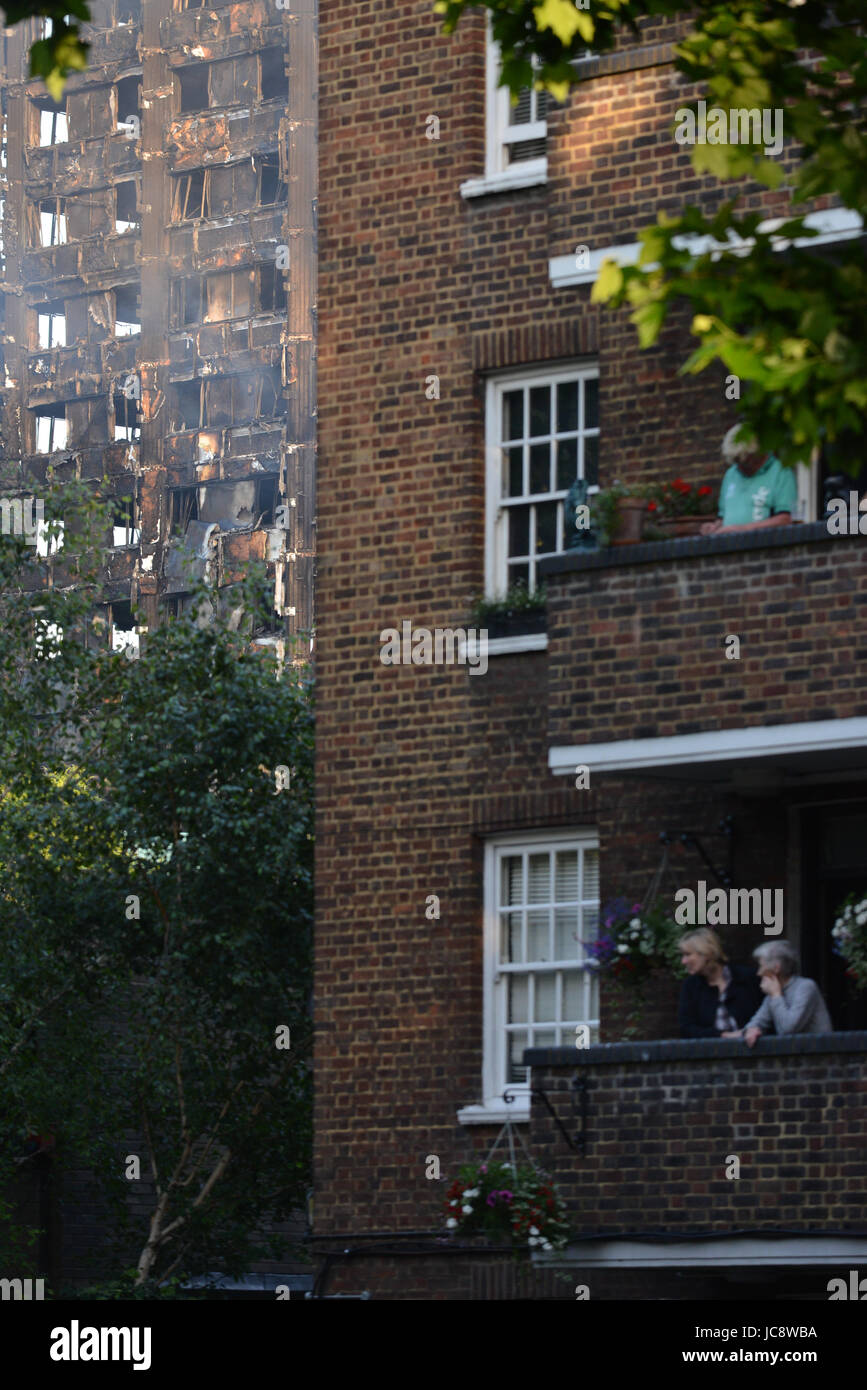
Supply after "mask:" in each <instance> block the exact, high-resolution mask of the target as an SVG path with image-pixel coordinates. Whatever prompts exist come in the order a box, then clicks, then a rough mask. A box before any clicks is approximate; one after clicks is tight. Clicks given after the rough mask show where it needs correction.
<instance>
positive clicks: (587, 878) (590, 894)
mask: <svg viewBox="0 0 867 1390" xmlns="http://www.w3.org/2000/svg"><path fill="white" fill-rule="evenodd" d="M582 869H583V873H584V882H583V884H582V897H583V898H584V900H585V902H586V900H587V899H588V898H590V899H593V898H597V899H598V897H599V851H598V849H585V851H584V863H583V865H582Z"/></svg>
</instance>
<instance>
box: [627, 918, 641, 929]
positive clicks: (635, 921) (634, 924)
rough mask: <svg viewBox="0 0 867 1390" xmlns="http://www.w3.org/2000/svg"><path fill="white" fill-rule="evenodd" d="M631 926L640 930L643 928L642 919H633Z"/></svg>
mask: <svg viewBox="0 0 867 1390" xmlns="http://www.w3.org/2000/svg"><path fill="white" fill-rule="evenodd" d="M629 925H630V927H638V928H639V929H640V927H641V918H640V917H633V919H632V921H631V922H630V923H629Z"/></svg>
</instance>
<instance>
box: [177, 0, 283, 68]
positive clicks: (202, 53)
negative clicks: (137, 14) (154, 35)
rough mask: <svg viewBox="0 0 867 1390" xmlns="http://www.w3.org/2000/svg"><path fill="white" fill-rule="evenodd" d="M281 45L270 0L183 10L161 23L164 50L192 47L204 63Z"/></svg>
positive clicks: (218, 3) (281, 32)
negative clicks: (261, 47) (259, 48)
mask: <svg viewBox="0 0 867 1390" xmlns="http://www.w3.org/2000/svg"><path fill="white" fill-rule="evenodd" d="M254 36H255V42H254ZM266 36H267V37H266ZM282 42H283V26H282V24H281V23H279V12H277V21H276V22H275V10H274V8H273V6H272V5H271V4H270V3H269V0H251V3H249V4H238V3H231V0H230V3H220V0H215V3H212V4H209V5H208V7H207V8H206V9H199V8H196V9H189V10H183V11H181V12H180V13H178V14H170V15H167V16H166V18H165V19H163V20H161V21H160V45H161V46H162V47H163V48H167V49H170V50H171V49H187V48H193V49H194V50H195V53H196V56H197V57H198V58H200V59H201V60H202V61H203V62H213V61H214V59H216V58H228V57H231V56H232V55H233V54H235V53H246V52H249V51H250V49H251V47H256V48H258V47H259V45H260V44H262V45H264V44H265V43H282Z"/></svg>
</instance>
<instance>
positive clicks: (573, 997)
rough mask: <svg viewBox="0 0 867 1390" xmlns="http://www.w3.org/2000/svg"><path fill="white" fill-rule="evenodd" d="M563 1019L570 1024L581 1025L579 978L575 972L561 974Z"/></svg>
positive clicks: (569, 971)
mask: <svg viewBox="0 0 867 1390" xmlns="http://www.w3.org/2000/svg"><path fill="white" fill-rule="evenodd" d="M563 1018H564V1019H565V1020H566V1021H567V1022H570V1023H581V1022H583V1021H585V1020H582V1018H581V976H580V975H579V974H578V971H577V970H568V971H565V972H564V974H563Z"/></svg>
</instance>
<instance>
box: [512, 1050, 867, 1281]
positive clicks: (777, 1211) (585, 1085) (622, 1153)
mask: <svg viewBox="0 0 867 1390" xmlns="http://www.w3.org/2000/svg"><path fill="white" fill-rule="evenodd" d="M524 1060H525V1062H526V1063H527V1064H529V1065H530V1067H531V1069H532V1072H531V1074H532V1084H533V1088H534V1090H536V1091H543V1092H544V1093H545V1095H546V1096H547V1100H548V1102H549V1103H550V1105H551V1107H552V1109H553V1111H554V1112H555V1114H556V1116H557V1120H559V1122H560V1124H561V1125H562V1126H563V1130H564V1131H565V1134H564V1133H563V1132H562V1131H561V1130H560V1128H559V1127H558V1124H557V1123H556V1122H555V1120H554V1118H553V1116H552V1114H551V1113H550V1111H549V1109H548V1106H547V1105H545V1104H544V1102H542V1101H541V1099H539V1100H537V1103H534V1104H533V1106H532V1108H531V1121H530V1151H531V1153H532V1155H533V1157H534V1159H536V1160H538V1162H539V1163H540V1164H541V1165H542V1167H543V1168H544V1169H545V1170H546V1171H547V1172H548V1173H549V1174H550V1176H551V1177H552V1178H553V1179H554V1181H555V1182H556V1183H557V1185H558V1187H559V1188H560V1191H561V1193H562V1195H563V1197H564V1198H565V1200H566V1203H567V1207H568V1217H569V1221H570V1225H571V1228H572V1239H571V1242H570V1245H569V1248H568V1251H567V1252H563V1253H562V1254H560V1255H551V1256H545V1257H542V1258H543V1262H544V1263H545V1264H554V1265H558V1264H559V1265H563V1266H566V1267H568V1268H569V1269H571V1270H575V1269H576V1267H577V1268H578V1269H579V1270H580V1273H579V1275H578V1276H577V1277H578V1278H579V1279H583V1281H584V1283H585V1284H587V1285H588V1286H589V1289H590V1297H591V1298H593V1297H596V1296H598V1294H599V1291H600V1288H601V1287H602V1286H603V1285H604V1284H605V1281H606V1280H607V1281H609V1287H610V1281H611V1280H612V1276H617V1275H621V1272H622V1271H630V1270H644V1271H648V1270H654V1271H655V1273H654V1275H652V1276H651V1277H652V1278H653V1280H654V1292H653V1293H650V1294H645V1295H644V1296H645V1297H657V1298H660V1297H673V1298H677V1297H680V1298H690V1297H695V1296H697V1294H696V1291H695V1283H694V1281H695V1280H699V1279H707V1278H708V1276H709V1275H711V1276H712V1277H713V1279H715V1280H716V1281H718V1282H719V1283H720V1284H721V1285H722V1284H728V1286H729V1287H731V1285H732V1284H737V1283H739V1282H740V1283H747V1284H749V1285H750V1286H751V1287H752V1289H753V1290H755V1288H756V1285H757V1284H760V1283H761V1282H763V1281H764V1282H765V1283H766V1285H767V1286H768V1290H771V1289H772V1286H773V1284H774V1281H775V1280H779V1279H780V1278H781V1277H783V1275H782V1271H785V1278H786V1280H787V1281H789V1287H790V1288H792V1281H793V1280H794V1282H795V1283H796V1284H797V1287H798V1296H800V1297H804V1298H813V1299H816V1300H825V1299H827V1297H828V1295H827V1292H826V1285H827V1280H828V1279H829V1278H830V1277H831V1276H832V1275H837V1274H840V1273H841V1272H845V1271H847V1270H848V1269H850V1268H854V1267H856V1266H858V1265H864V1264H867V1220H865V1215H867V1213H865V1201H864V1190H865V1178H867V1162H865V1157H864V1150H865V1143H867V1033H865V1032H851V1033H831V1034H827V1035H811V1036H801V1037H784V1038H777V1037H770V1038H763V1039H761V1040H760V1041H759V1043H758V1044H757V1045H756V1048H755V1049H754V1050H753V1051H750V1049H748V1048H747V1046H746V1044H744V1043H742V1042H717V1041H707V1042H705V1041H701V1042H679V1041H678V1042H649V1043H640V1042H636V1043H626V1044H623V1043H621V1044H612V1045H609V1046H597V1047H590V1048H587V1049H586V1050H582V1049H575V1048H553V1049H550V1050H545V1049H535V1050H530V1051H528V1052H526V1053H525V1056H524ZM567 1136H568V1138H567ZM570 1143H571V1145H572V1146H573V1147H571V1148H570ZM734 1160H736V1162H735V1161H734ZM861 1272H862V1273H863V1270H862V1271H861ZM621 1277H622V1275H621ZM666 1278H669V1279H671V1280H672V1284H671V1286H670V1290H669V1291H667V1290H666V1288H664V1287H663V1282H664V1280H665V1279H666ZM657 1280H660V1281H663V1282H660V1284H659V1285H658V1286H657ZM594 1281H599V1282H598V1284H597V1287H596V1289H594ZM678 1281H679V1287H680V1291H679V1292H678V1291H677V1283H678ZM793 1291H794V1289H793ZM602 1296H603V1297H604V1296H606V1295H605V1294H604V1293H603V1294H602ZM609 1296H610V1295H609ZM615 1296H616V1295H615ZM702 1296H707V1294H706V1293H705V1294H704V1295H702ZM722 1296H728V1297H736V1296H737V1294H735V1293H733V1292H729V1293H728V1295H725V1294H723V1295H722ZM741 1296H746V1295H743V1294H742V1295H741ZM750 1296H756V1294H755V1292H754V1293H752V1294H751V1295H750ZM758 1296H760V1297H761V1296H762V1294H761V1293H759V1294H758ZM764 1296H766V1297H774V1296H777V1297H778V1296H779V1293H777V1294H776V1295H774V1293H773V1292H772V1291H766V1292H765V1294H764Z"/></svg>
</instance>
